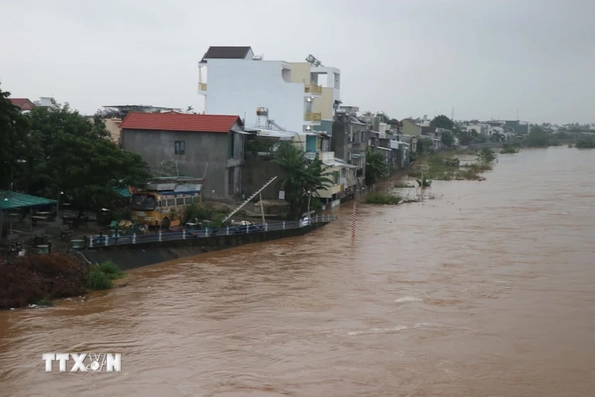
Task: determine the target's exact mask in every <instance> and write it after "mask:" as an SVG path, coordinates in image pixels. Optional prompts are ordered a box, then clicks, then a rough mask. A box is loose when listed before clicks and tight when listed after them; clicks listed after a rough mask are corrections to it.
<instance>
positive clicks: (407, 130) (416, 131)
mask: <svg viewBox="0 0 595 397" xmlns="http://www.w3.org/2000/svg"><path fill="white" fill-rule="evenodd" d="M400 129H401V132H402V133H403V134H404V135H413V136H421V134H422V131H423V130H422V126H421V125H419V124H417V123H416V122H415V121H413V120H412V119H403V120H401V122H400Z"/></svg>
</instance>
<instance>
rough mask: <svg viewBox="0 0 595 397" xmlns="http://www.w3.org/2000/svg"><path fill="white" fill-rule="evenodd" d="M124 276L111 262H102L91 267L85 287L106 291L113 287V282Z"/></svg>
mask: <svg viewBox="0 0 595 397" xmlns="http://www.w3.org/2000/svg"><path fill="white" fill-rule="evenodd" d="M124 276H126V273H124V272H123V271H122V270H120V268H119V267H118V265H116V264H115V263H113V262H103V263H100V264H99V265H97V266H93V268H92V269H91V271H90V272H89V276H88V277H87V283H86V286H87V288H89V289H93V290H106V289H112V288H113V287H114V282H113V280H117V279H119V278H122V277H124Z"/></svg>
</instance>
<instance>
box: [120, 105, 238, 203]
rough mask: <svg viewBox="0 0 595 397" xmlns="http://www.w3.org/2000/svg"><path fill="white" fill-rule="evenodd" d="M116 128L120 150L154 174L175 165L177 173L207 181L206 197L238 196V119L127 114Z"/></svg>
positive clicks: (197, 115)
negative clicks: (135, 156) (134, 156)
mask: <svg viewBox="0 0 595 397" xmlns="http://www.w3.org/2000/svg"><path fill="white" fill-rule="evenodd" d="M120 127H121V129H122V147H123V148H124V149H125V150H128V151H131V152H135V153H138V154H140V155H141V156H142V158H143V159H144V160H145V161H146V162H147V163H148V165H149V167H150V168H151V169H152V170H156V169H159V168H160V167H161V166H162V165H163V164H164V163H166V162H173V163H175V164H176V168H177V169H178V171H179V173H180V175H186V176H192V177H197V178H202V177H205V178H206V181H205V184H204V196H205V197H207V198H217V199H229V198H232V196H235V195H239V194H240V190H241V186H240V184H241V165H242V163H243V161H244V147H245V135H246V133H245V132H244V131H243V128H242V127H243V123H242V120H241V119H240V117H239V116H229V115H225V116H223V115H203V114H183V113H176V112H168V113H129V114H128V116H126V118H125V119H124V120H123V121H122V124H121V126H120Z"/></svg>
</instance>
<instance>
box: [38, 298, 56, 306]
mask: <svg viewBox="0 0 595 397" xmlns="http://www.w3.org/2000/svg"><path fill="white" fill-rule="evenodd" d="M36 305H37V306H54V303H53V302H52V301H51V300H50V298H48V297H47V296H46V297H44V298H41V299H40V300H38V301H37V302H36Z"/></svg>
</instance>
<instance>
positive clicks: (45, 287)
mask: <svg viewBox="0 0 595 397" xmlns="http://www.w3.org/2000/svg"><path fill="white" fill-rule="evenodd" d="M88 273H89V267H88V266H87V265H84V264H82V263H81V262H79V261H78V259H76V258H75V257H73V256H67V255H61V254H49V255H30V256H27V257H24V258H16V259H10V260H9V261H6V262H4V263H0V309H10V308H17V307H23V306H26V305H27V304H30V303H37V304H41V303H42V302H43V303H45V302H49V301H50V300H51V299H57V298H65V297H70V296H79V295H83V294H84V293H85V281H86V279H87V275H88Z"/></svg>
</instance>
